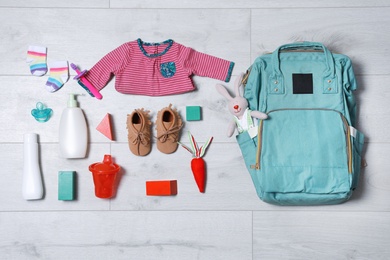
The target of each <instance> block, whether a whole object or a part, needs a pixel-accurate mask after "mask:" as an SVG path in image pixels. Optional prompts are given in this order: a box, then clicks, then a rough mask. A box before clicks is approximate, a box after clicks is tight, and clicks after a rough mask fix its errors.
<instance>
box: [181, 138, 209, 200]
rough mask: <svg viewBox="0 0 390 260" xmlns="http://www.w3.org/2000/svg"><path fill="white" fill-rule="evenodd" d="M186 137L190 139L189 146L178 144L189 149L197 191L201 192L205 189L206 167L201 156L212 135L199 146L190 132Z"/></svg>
mask: <svg viewBox="0 0 390 260" xmlns="http://www.w3.org/2000/svg"><path fill="white" fill-rule="evenodd" d="M188 137H189V139H190V143H191V147H188V146H186V145H184V144H182V143H180V142H179V144H180V145H181V146H183V148H184V149H186V150H187V151H189V152H190V153H191V154H192V156H193V158H192V160H191V170H192V174H193V175H194V178H195V181H196V184H197V185H198V188H199V191H200V192H202V193H203V192H204V191H205V184H206V167H205V162H204V160H203V158H202V157H203V155H204V154H205V152H206V149H207V147H208V146H209V145H210V143H211V141H212V140H213V137H210V138H209V140H208V141H207V142H206V143H205V144H204V145H203V146H201V147H199V146H198V144H197V142H196V141H195V138H194V137H193V136H192V134H191V133H190V132H188Z"/></svg>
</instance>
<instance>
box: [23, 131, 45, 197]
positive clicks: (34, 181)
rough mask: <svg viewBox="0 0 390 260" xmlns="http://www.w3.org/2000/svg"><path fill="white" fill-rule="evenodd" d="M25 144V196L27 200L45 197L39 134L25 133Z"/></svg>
mask: <svg viewBox="0 0 390 260" xmlns="http://www.w3.org/2000/svg"><path fill="white" fill-rule="evenodd" d="M23 146H24V147H23V150H24V158H23V159H24V165H23V186H22V193H23V198H24V199H25V200H39V199H42V197H43V181H42V174H41V169H40V167H39V154H38V153H39V152H38V135H37V134H33V133H31V134H25V135H24V145H23Z"/></svg>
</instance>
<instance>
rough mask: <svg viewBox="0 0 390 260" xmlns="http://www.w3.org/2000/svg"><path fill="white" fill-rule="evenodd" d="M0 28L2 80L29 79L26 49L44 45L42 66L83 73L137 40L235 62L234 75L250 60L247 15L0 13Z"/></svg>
mask: <svg viewBox="0 0 390 260" xmlns="http://www.w3.org/2000/svg"><path fill="white" fill-rule="evenodd" d="M16 17H17V19H16ZM36 17H39V19H36ZM221 18H223V19H221ZM146 20H147V21H148V22H147V23H145V21H146ZM183 20H187V21H189V23H188V24H186V23H183ZM48 21H50V26H47V23H48ZM0 23H1V24H2V25H3V28H5V30H7V33H6V34H4V37H3V38H2V41H1V43H0V54H1V55H2V57H3V62H2V63H1V64H0V69H1V71H2V72H1V73H4V74H5V75H30V71H29V67H28V64H27V63H25V59H26V55H27V54H26V53H27V48H28V46H29V45H43V46H46V47H47V50H48V54H47V57H48V61H55V60H69V61H71V62H73V63H76V64H77V65H79V66H80V68H81V69H86V68H87V69H88V68H90V67H92V66H93V65H94V64H95V63H96V62H97V61H99V60H100V58H102V57H103V56H104V55H105V54H107V53H108V52H109V51H111V50H113V49H114V48H116V47H118V46H119V45H121V44H123V43H125V42H128V41H132V40H136V39H137V38H142V39H143V40H144V41H147V42H161V41H164V40H166V39H168V38H171V39H173V40H175V41H176V42H178V43H181V44H183V45H185V46H188V47H191V48H193V49H195V50H197V51H200V52H204V53H207V54H210V55H213V56H217V57H220V58H224V59H227V60H231V61H234V62H236V63H237V66H236V67H235V71H238V72H240V71H244V70H246V67H247V64H248V63H249V61H250V53H249V44H250V42H249V30H250V26H249V23H250V12H249V10H242V9H233V10H229V9H221V10H208V9H203V10H202V9H193V10H191V9H187V10H181V11H179V12H177V11H176V10H170V9H166V10H135V9H108V10H107V9H61V8H56V9H44V8H37V9H35V11H34V12H26V10H25V9H22V8H20V9H19V8H2V9H0ZM72 73H73V72H72ZM73 74H74V73H73Z"/></svg>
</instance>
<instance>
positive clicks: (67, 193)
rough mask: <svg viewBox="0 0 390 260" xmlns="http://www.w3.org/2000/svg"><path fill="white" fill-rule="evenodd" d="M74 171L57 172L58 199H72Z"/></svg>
mask: <svg viewBox="0 0 390 260" xmlns="http://www.w3.org/2000/svg"><path fill="white" fill-rule="evenodd" d="M75 175H76V172H74V171H60V172H58V200H74V186H75Z"/></svg>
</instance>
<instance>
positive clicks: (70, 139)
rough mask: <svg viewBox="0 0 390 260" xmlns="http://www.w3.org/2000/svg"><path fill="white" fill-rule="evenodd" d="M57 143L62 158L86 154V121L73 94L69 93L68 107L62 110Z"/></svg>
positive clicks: (83, 156) (79, 156)
mask: <svg viewBox="0 0 390 260" xmlns="http://www.w3.org/2000/svg"><path fill="white" fill-rule="evenodd" d="M59 144H60V152H61V156H62V157H64V158H69V159H73V158H85V157H86V155H87V146H88V129H87V122H86V120H85V116H84V113H83V111H82V110H81V108H79V107H78V106H77V101H76V99H75V94H69V100H68V107H67V108H65V109H64V111H63V112H62V116H61V121H60V129H59Z"/></svg>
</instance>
